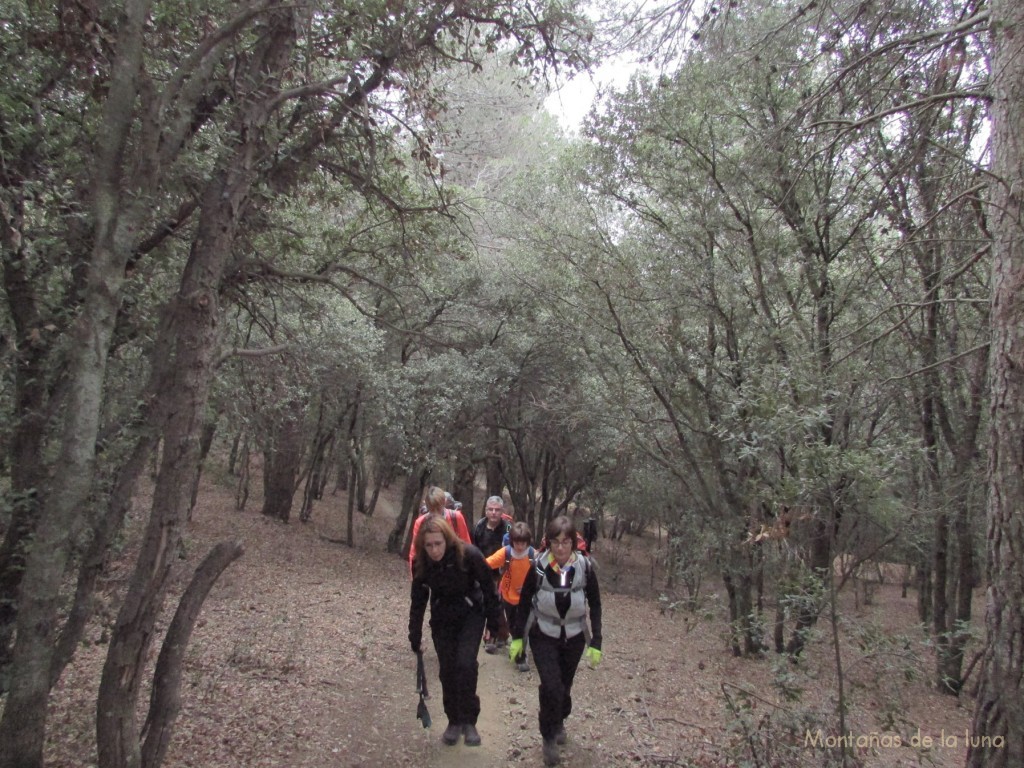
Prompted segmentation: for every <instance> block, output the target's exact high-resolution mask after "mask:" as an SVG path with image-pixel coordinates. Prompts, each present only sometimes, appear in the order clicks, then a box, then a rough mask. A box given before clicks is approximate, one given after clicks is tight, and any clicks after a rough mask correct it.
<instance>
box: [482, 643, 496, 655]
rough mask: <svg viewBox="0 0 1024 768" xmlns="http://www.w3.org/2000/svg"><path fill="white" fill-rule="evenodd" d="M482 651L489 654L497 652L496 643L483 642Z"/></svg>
mask: <svg viewBox="0 0 1024 768" xmlns="http://www.w3.org/2000/svg"><path fill="white" fill-rule="evenodd" d="M484 651H485V652H487V653H491V654H494V653H497V652H498V646H497V644H496V643H484Z"/></svg>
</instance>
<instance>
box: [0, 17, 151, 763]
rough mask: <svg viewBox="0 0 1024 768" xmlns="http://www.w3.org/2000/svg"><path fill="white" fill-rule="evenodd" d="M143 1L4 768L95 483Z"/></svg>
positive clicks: (102, 190)
mask: <svg viewBox="0 0 1024 768" xmlns="http://www.w3.org/2000/svg"><path fill="white" fill-rule="evenodd" d="M149 7H150V0H127V2H125V4H124V7H123V10H122V16H121V23H120V26H119V29H118V36H117V56H116V58H115V60H114V63H113V68H112V70H111V80H110V85H109V89H108V91H107V97H106V101H105V103H104V115H103V125H102V128H101V130H100V132H99V134H98V136H99V144H98V147H97V157H96V164H95V167H96V175H95V177H94V184H93V189H92V201H91V202H92V213H93V225H94V240H93V248H92V254H91V256H90V260H89V268H88V278H87V288H86V294H85V296H84V303H83V306H82V309H81V312H80V314H79V315H78V317H77V318H76V319H75V321H74V324H73V326H72V329H71V332H70V342H69V347H70V349H71V350H72V351H71V355H70V364H69V366H68V371H67V378H68V381H69V382H70V386H69V396H68V402H67V404H66V408H65V416H64V425H63V432H62V435H61V448H60V451H59V454H58V458H57V462H56V466H58V467H60V472H59V473H57V474H56V475H55V476H54V477H53V478H52V479H51V480H50V489H49V491H48V493H47V494H46V497H45V499H43V501H42V504H41V506H40V509H39V520H38V522H37V526H36V529H35V533H34V537H33V546H32V547H31V549H30V551H29V552H28V554H27V557H26V558H25V570H24V576H23V578H22V582H21V585H20V593H19V603H18V606H19V607H18V616H17V620H16V628H17V629H16V640H15V643H14V647H13V651H12V654H11V661H12V663H11V677H10V686H9V693H8V695H7V700H6V702H5V705H4V714H3V718H2V719H0V766H2V768H9V767H10V768H14V767H15V766H16V767H17V768H35V766H41V765H42V750H43V741H44V738H45V730H46V714H47V702H48V699H49V693H50V683H51V679H52V675H51V667H52V664H53V653H54V649H55V646H56V642H55V639H56V631H57V626H58V608H59V604H60V588H61V585H62V583H63V580H64V576H65V569H66V568H67V564H68V558H69V554H70V548H71V546H72V545H73V544H74V543H77V539H78V536H79V534H80V532H81V530H82V527H83V522H84V521H83V518H82V509H83V508H84V506H85V502H86V499H87V497H88V495H89V493H90V490H91V488H92V479H93V474H94V464H95V447H96V435H97V433H98V431H99V417H100V407H101V404H102V401H103V381H104V376H105V373H106V361H107V353H108V352H109V349H110V341H111V337H112V334H113V329H114V324H115V322H116V319H117V311H118V307H119V305H120V296H121V287H122V285H123V283H124V267H125V264H126V262H127V259H128V255H129V253H130V248H131V245H132V243H133V241H134V237H135V235H136V232H137V229H136V227H137V223H138V222H137V221H136V220H135V219H134V216H135V215H138V214H139V213H140V211H142V210H143V207H142V206H141V202H142V196H139V198H138V199H137V201H136V202H135V203H134V204H133V205H130V206H126V205H124V198H125V195H126V194H127V193H126V191H125V179H124V177H123V169H122V160H123V156H124V149H125V145H126V143H127V140H128V134H129V131H130V128H131V126H132V125H133V120H132V115H133V111H134V109H135V105H136V95H137V79H138V76H139V72H140V67H141V62H142V51H143V27H144V24H145V21H146V17H147V16H148V14H149ZM135 191H136V192H137V191H138V190H135Z"/></svg>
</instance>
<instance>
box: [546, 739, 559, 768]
mask: <svg viewBox="0 0 1024 768" xmlns="http://www.w3.org/2000/svg"><path fill="white" fill-rule="evenodd" d="M541 751H543V753H544V765H558V764H559V763H560V762H562V758H561V757H560V756H559V754H558V744H557V743H555V740H554V739H544V744H543V746H542V747H541Z"/></svg>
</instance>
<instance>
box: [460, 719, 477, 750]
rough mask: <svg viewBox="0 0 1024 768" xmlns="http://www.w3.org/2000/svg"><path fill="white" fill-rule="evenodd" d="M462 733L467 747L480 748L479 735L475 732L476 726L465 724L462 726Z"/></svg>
mask: <svg viewBox="0 0 1024 768" xmlns="http://www.w3.org/2000/svg"><path fill="white" fill-rule="evenodd" d="M462 733H463V735H464V736H465V737H466V746H467V747H479V746H480V733H479V731H477V729H476V726H475V725H473V724H472V723H466V724H465V725H464V726H462Z"/></svg>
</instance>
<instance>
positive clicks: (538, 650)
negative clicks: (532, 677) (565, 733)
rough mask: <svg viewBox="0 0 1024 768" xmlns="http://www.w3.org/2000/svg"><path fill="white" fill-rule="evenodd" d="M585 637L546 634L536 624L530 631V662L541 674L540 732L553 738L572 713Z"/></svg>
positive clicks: (543, 736)
mask: <svg viewBox="0 0 1024 768" xmlns="http://www.w3.org/2000/svg"><path fill="white" fill-rule="evenodd" d="M586 646H587V639H586V637H584V636H583V633H582V632H581V633H580V634H578V635H576V636H575V637H570V638H567V639H565V640H561V639H559V638H554V637H549V636H548V635H545V634H544V633H543V632H541V631H540V630H539V629H537V627H534V628H533V629H532V630H531V631H530V648H531V649H532V650H533V664H534V666H535V667H536V668H537V674H538V675H539V676H540V713H539V714H538V718H537V719H538V720H539V722H540V735H541V737H542V738H544V739H547V740H550V739H553V738H555V734H556V733H558V729H559V728H560V727H561V725H562V721H563V720H565V718H567V717H568V716H569V713H570V712H572V681H573V679H574V678H575V677H576V668H577V667H578V666H579V663H580V659H581V658H582V657H583V651H584V649H585V648H586Z"/></svg>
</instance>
